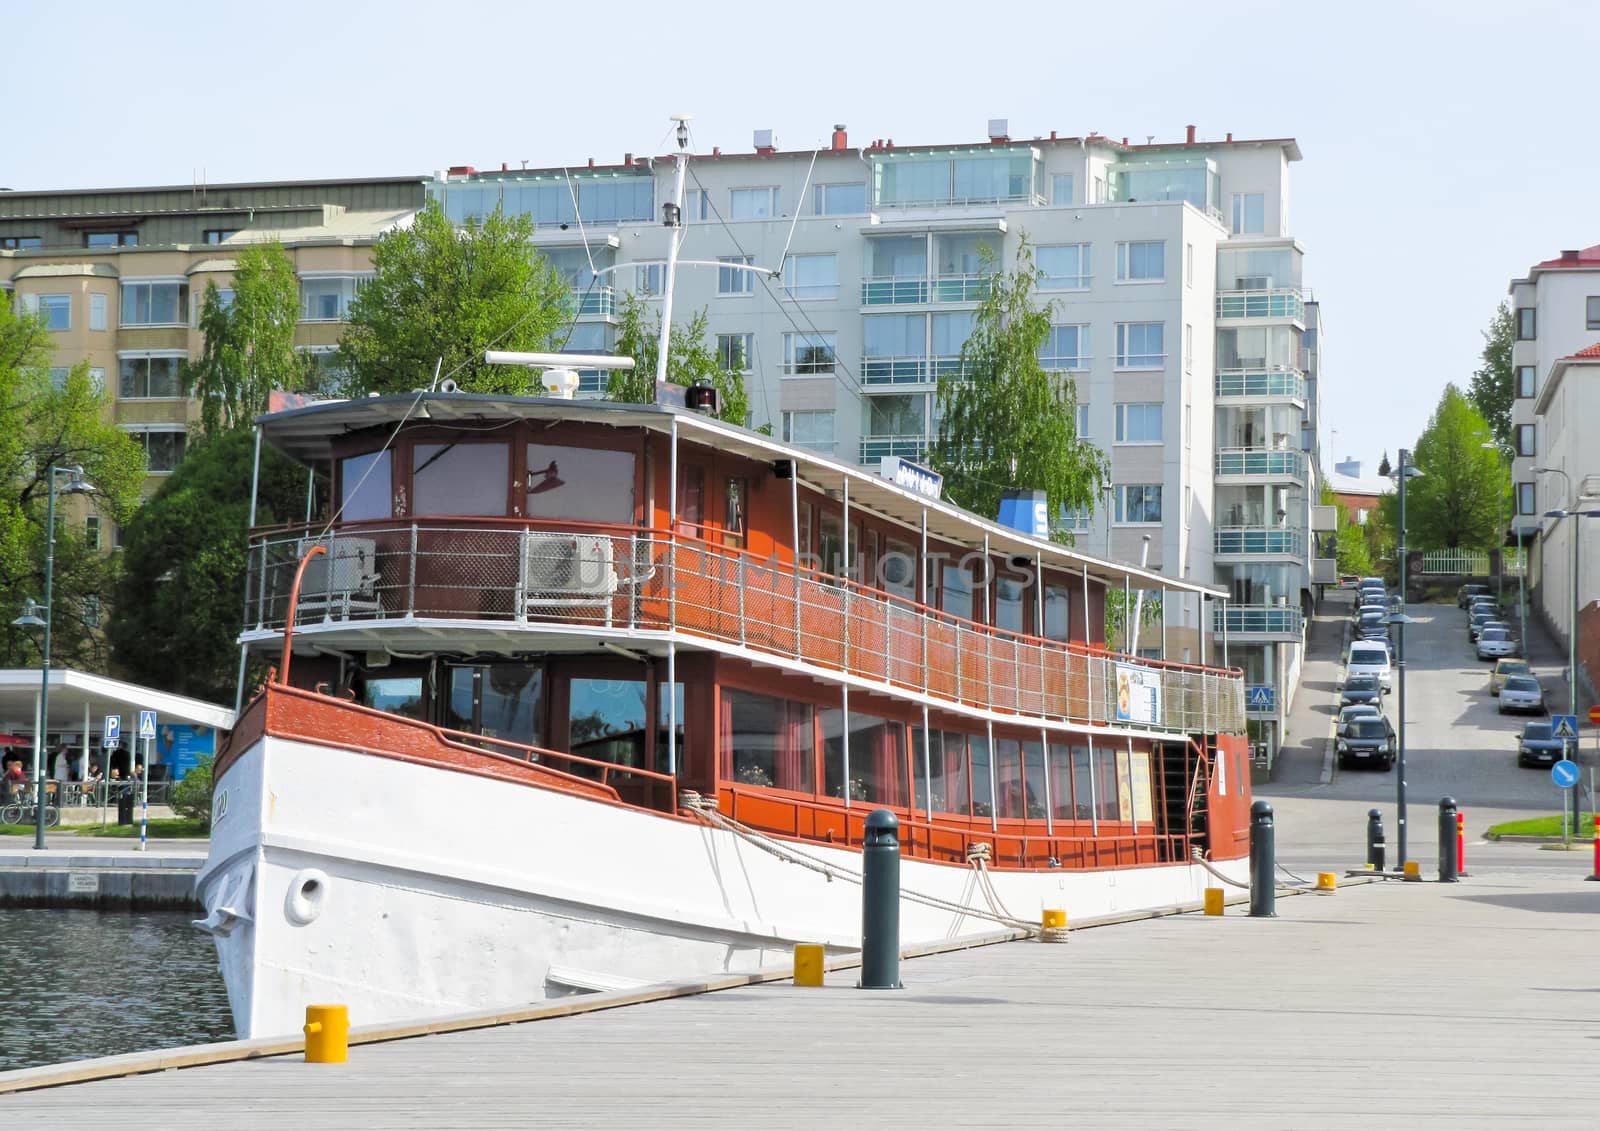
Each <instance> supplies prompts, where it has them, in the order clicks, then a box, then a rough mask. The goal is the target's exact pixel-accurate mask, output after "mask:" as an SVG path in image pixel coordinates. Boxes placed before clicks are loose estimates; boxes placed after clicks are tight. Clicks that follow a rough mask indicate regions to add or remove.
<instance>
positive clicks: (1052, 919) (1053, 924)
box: [1039, 910, 1067, 931]
mask: <svg viewBox="0 0 1600 1131" xmlns="http://www.w3.org/2000/svg"><path fill="white" fill-rule="evenodd" d="M1039 925H1040V926H1041V927H1043V928H1044V929H1045V930H1047V931H1052V930H1054V931H1064V930H1066V927H1067V913H1066V912H1065V911H1055V910H1046V911H1044V912H1041V913H1040V915H1039Z"/></svg>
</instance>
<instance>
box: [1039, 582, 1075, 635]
mask: <svg viewBox="0 0 1600 1131" xmlns="http://www.w3.org/2000/svg"><path fill="white" fill-rule="evenodd" d="M1071 608H1072V593H1071V591H1070V590H1068V589H1067V587H1066V586H1065V585H1046V586H1045V587H1044V638H1045V639H1046V640H1059V641H1061V642H1063V643H1065V642H1066V641H1067V640H1068V639H1070V637H1069V635H1068V634H1069V632H1070V626H1071V623H1072V618H1071V612H1070V610H1071Z"/></svg>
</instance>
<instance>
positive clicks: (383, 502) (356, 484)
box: [339, 449, 394, 522]
mask: <svg viewBox="0 0 1600 1131" xmlns="http://www.w3.org/2000/svg"><path fill="white" fill-rule="evenodd" d="M393 455H394V453H393V452H391V451H389V450H388V449H385V450H383V451H381V452H370V453H368V454H367V455H363V456H351V457H349V458H348V459H343V460H340V461H339V490H340V495H339V517H340V518H342V519H344V520H345V521H346V522H360V521H361V520H362V519H368V518H388V517H389V516H390V514H391V513H392V512H391V511H390V497H391V495H392V493H393V490H394V483H393V479H392V472H391V467H392V463H393V458H392V457H393Z"/></svg>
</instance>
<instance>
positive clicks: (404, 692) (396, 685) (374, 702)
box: [361, 675, 427, 719]
mask: <svg viewBox="0 0 1600 1131" xmlns="http://www.w3.org/2000/svg"><path fill="white" fill-rule="evenodd" d="M361 702H362V705H363V706H367V707H371V708H372V709H373V710H375V711H387V712H389V713H390V714H391V715H404V716H405V717H406V718H408V719H423V718H426V717H427V711H426V710H425V708H424V705H423V702H422V677H421V676H420V675H412V676H391V677H387V678H384V679H369V680H366V681H365V682H364V683H363V684H362V685H361Z"/></svg>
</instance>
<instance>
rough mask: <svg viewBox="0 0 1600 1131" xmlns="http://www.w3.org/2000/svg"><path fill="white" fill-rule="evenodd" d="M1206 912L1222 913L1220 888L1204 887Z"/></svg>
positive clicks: (1212, 913) (1210, 913)
mask: <svg viewBox="0 0 1600 1131" xmlns="http://www.w3.org/2000/svg"><path fill="white" fill-rule="evenodd" d="M1206 914H1207V915H1221V914H1222V889H1221V888H1206Z"/></svg>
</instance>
